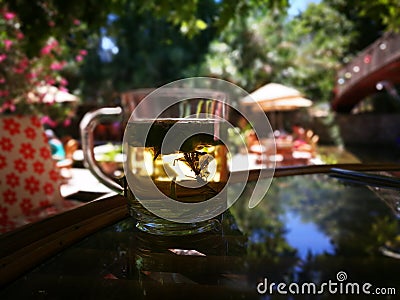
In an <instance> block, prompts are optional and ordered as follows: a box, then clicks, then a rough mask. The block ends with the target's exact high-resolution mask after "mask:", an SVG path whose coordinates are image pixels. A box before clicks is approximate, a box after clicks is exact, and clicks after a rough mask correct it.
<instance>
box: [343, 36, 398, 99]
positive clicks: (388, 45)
mask: <svg viewBox="0 0 400 300" xmlns="http://www.w3.org/2000/svg"><path fill="white" fill-rule="evenodd" d="M399 56H400V34H399V33H397V34H395V33H387V34H385V35H384V36H382V37H381V38H379V39H377V40H376V41H375V42H374V43H372V44H371V45H369V46H368V47H367V48H365V49H364V50H363V51H362V52H360V53H359V54H358V55H357V56H356V57H355V58H354V59H353V60H352V61H351V62H350V63H348V64H346V65H345V66H344V67H343V68H342V69H341V70H340V71H339V72H338V76H337V82H336V97H340V95H341V94H342V93H344V92H345V91H346V90H347V89H349V88H350V87H351V86H352V85H354V84H356V83H357V82H358V81H359V80H362V78H364V77H366V76H368V75H369V74H371V73H373V72H375V71H377V70H378V69H380V68H382V67H383V66H385V65H387V64H389V63H390V62H392V61H394V60H395V59H397V58H398V57H399Z"/></svg>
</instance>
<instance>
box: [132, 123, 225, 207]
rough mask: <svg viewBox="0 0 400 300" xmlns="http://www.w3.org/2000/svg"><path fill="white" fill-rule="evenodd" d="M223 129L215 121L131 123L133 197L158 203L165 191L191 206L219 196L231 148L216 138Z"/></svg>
mask: <svg viewBox="0 0 400 300" xmlns="http://www.w3.org/2000/svg"><path fill="white" fill-rule="evenodd" d="M219 126H221V123H220V122H218V120H215V119H158V120H138V121H134V122H130V123H128V125H127V132H129V137H128V139H127V145H126V147H127V149H126V155H127V165H128V170H125V171H126V173H127V174H126V176H127V177H128V180H129V182H133V183H134V184H135V197H137V198H138V199H140V200H157V199H158V198H159V195H160V194H159V192H161V193H162V194H163V195H165V196H167V197H169V198H172V199H174V200H177V201H180V202H185V203H188V202H201V201H206V200H208V199H210V198H212V197H214V196H216V195H218V194H219V193H220V192H221V190H222V189H223V187H224V185H225V183H226V182H227V179H228V178H227V177H228V166H227V149H226V146H225V145H224V143H223V142H222V141H221V139H220V137H218V136H217V134H214V133H215V132H217V131H219V129H220V128H219ZM154 185H155V186H156V188H157V189H154ZM155 191H156V192H155Z"/></svg>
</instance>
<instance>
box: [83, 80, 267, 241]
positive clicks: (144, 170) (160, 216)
mask: <svg viewBox="0 0 400 300" xmlns="http://www.w3.org/2000/svg"><path fill="white" fill-rule="evenodd" d="M139 96H140V97H139V98H137V97H125V98H124V99H122V100H123V101H122V104H123V109H122V110H121V108H103V109H100V110H98V111H95V112H92V113H89V114H87V115H85V117H84V118H83V120H82V121H81V124H80V127H81V135H82V148H83V152H84V156H85V163H86V166H87V167H88V168H89V169H90V170H91V171H92V173H93V174H94V175H95V176H96V177H97V178H98V179H99V180H100V181H101V182H103V183H105V184H106V185H107V186H109V187H111V188H112V189H114V190H116V191H118V192H122V190H123V193H124V195H125V197H126V199H127V202H128V208H129V213H130V214H131V215H132V216H133V217H134V218H135V219H136V227H137V228H139V229H140V230H142V231H145V232H148V233H152V234H158V235H188V234H195V233H201V232H205V231H209V230H213V229H216V230H217V229H218V228H219V227H220V224H221V219H222V215H223V213H224V212H225V211H226V210H227V208H228V207H229V206H231V205H232V204H233V203H234V202H235V201H236V200H237V199H238V198H239V195H240V193H241V191H243V190H244V187H245V185H246V182H247V179H248V178H249V177H248V175H249V170H248V169H247V168H246V166H250V165H251V163H250V160H247V158H246V157H245V156H243V153H242V150H243V148H246V142H245V137H244V136H242V135H241V134H240V132H238V131H237V123H239V122H240V120H241V119H245V120H248V121H249V123H250V122H251V123H254V130H255V132H257V134H260V133H262V134H264V135H265V136H270V135H271V134H272V129H271V127H270V124H269V122H268V119H267V118H266V116H265V114H264V112H263V111H262V110H261V109H260V111H259V113H258V116H259V118H258V119H257V120H256V119H252V118H253V117H254V116H256V115H257V113H256V111H255V110H254V109H253V110H251V111H250V112H246V111H239V110H238V109H237V108H235V104H234V103H232V99H235V100H236V103H237V102H238V100H239V99H243V98H244V97H247V96H248V94H247V93H246V92H245V91H244V90H243V89H240V88H239V87H237V86H235V85H233V84H231V83H228V82H226V81H223V80H217V79H213V78H189V79H183V80H179V81H176V82H173V83H171V84H167V85H165V86H163V87H161V88H158V89H155V90H149V91H146V96H144V95H139ZM116 115H120V116H125V118H123V120H122V122H123V123H124V124H125V125H126V128H125V133H124V138H123V141H122V146H123V153H124V159H123V161H124V162H123V165H124V182H125V184H124V187H123V188H122V187H121V185H120V183H117V182H115V181H112V180H111V179H110V178H109V177H108V176H106V175H105V174H104V173H102V172H101V170H100V168H99V167H98V166H97V164H96V161H95V159H94V154H93V153H94V151H93V146H94V145H93V144H94V142H93V130H94V128H95V127H96V125H97V123H99V122H101V121H102V120H104V119H107V118H109V117H111V116H114V117H115V116H116ZM127 115H129V116H130V117H129V118H126V116H127ZM253 121H254V122H253ZM228 132H231V133H232V132H237V134H235V135H236V136H235V138H234V139H233V140H234V142H233V141H232V139H230V138H229V135H228ZM239 152H240V153H239ZM239 154H240V155H239ZM238 155H239V156H240V157H245V158H244V161H243V159H242V161H243V165H244V166H245V167H244V168H243V171H241V172H239V174H235V176H231V174H232V173H231V169H232V161H233V160H234V158H235V157H238ZM241 164H242V163H241ZM246 169H247V170H246ZM273 171H274V168H269V169H268V170H260V177H262V178H264V179H263V181H261V180H260V181H259V182H258V183H257V184H256V185H255V188H254V190H253V196H252V197H250V198H249V206H250V207H254V206H255V205H257V203H258V202H259V201H260V199H262V197H263V196H264V195H265V193H266V192H267V190H268V187H269V185H270V183H271V180H272V175H273ZM233 177H234V178H235V179H232V178H233ZM230 184H234V185H235V193H233V194H232V193H230V195H231V196H230V198H229V199H228V197H227V195H228V194H229V193H228V188H229V185H230ZM236 191H237V192H236Z"/></svg>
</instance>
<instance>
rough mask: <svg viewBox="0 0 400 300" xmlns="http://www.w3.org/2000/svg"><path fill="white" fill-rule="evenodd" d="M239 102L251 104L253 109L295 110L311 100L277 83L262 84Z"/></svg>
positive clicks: (308, 103) (270, 110) (309, 103)
mask: <svg viewBox="0 0 400 300" xmlns="http://www.w3.org/2000/svg"><path fill="white" fill-rule="evenodd" d="M241 103H242V104H243V105H245V106H252V109H253V110H255V111H257V110H259V107H261V108H262V110H263V111H264V112H280V111H288V110H295V109H298V108H302V107H309V106H311V105H312V101H311V100H309V99H306V98H304V97H303V95H302V94H301V92H300V91H298V90H296V89H294V88H292V87H288V86H285V85H282V84H278V83H269V84H266V85H264V86H263V87H261V88H259V89H257V90H255V91H254V92H252V93H251V94H250V95H249V96H247V97H245V98H244V99H242V101H241ZM255 104H258V105H259V106H258V105H255ZM274 119H275V116H274ZM275 125H276V124H275Z"/></svg>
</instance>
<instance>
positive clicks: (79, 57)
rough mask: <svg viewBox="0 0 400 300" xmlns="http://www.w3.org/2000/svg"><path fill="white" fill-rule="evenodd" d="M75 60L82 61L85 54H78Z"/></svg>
mask: <svg viewBox="0 0 400 300" xmlns="http://www.w3.org/2000/svg"><path fill="white" fill-rule="evenodd" d="M75 60H76V61H77V62H81V61H82V60H83V56H82V55H77V56H76V57H75Z"/></svg>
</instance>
